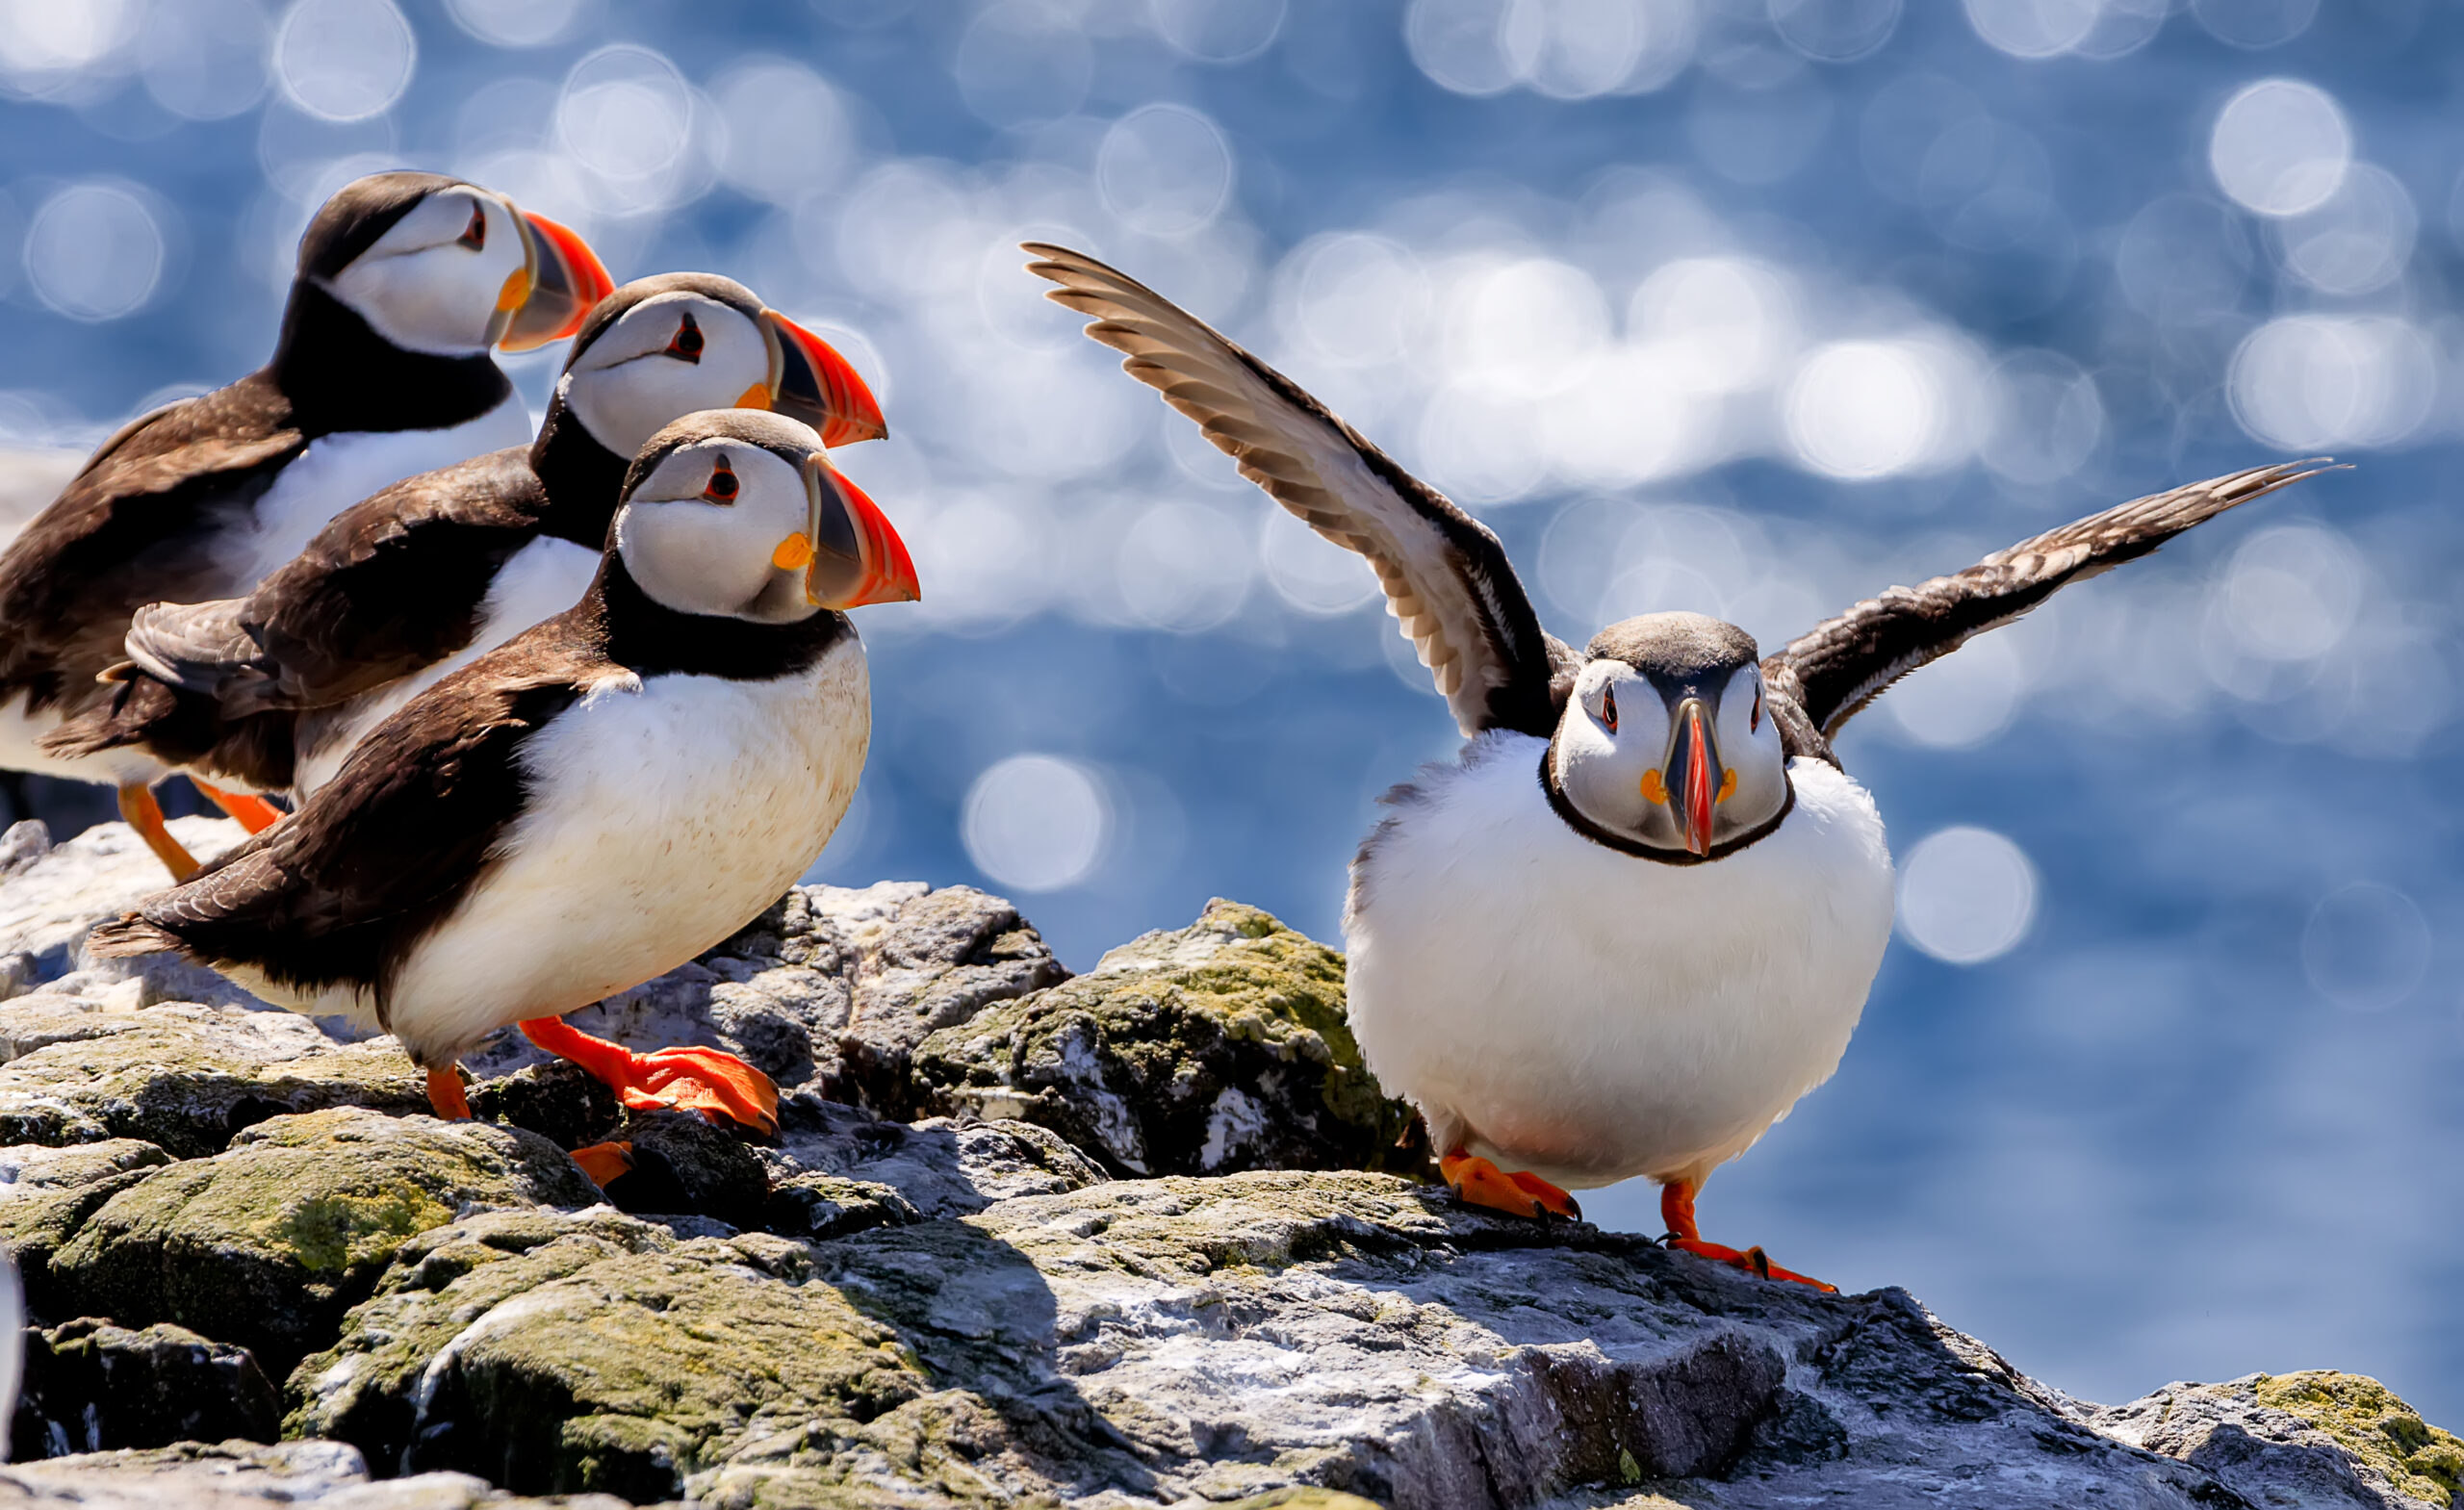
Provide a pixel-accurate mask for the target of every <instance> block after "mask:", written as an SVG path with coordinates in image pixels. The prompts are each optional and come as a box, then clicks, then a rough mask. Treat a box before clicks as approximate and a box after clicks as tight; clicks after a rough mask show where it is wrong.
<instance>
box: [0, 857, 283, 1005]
mask: <svg viewBox="0 0 2464 1510" xmlns="http://www.w3.org/2000/svg"><path fill="white" fill-rule="evenodd" d="M29 827H30V826H29V825H27V824H18V825H16V826H15V827H13V828H12V829H11V830H10V831H9V837H10V838H17V839H18V842H19V848H18V850H17V852H16V853H17V861H16V863H15V864H14V866H13V868H10V869H6V870H0V875H5V877H6V882H7V883H6V884H5V885H0V960H5V959H7V958H9V957H10V956H12V955H23V956H25V957H26V963H25V965H23V966H22V967H20V973H21V975H22V977H23V981H22V984H21V986H20V988H21V989H22V988H24V987H25V986H39V985H44V984H45V983H49V982H54V981H57V980H59V979H60V978H61V977H63V976H66V975H69V974H71V973H72V972H78V973H80V985H81V988H82V989H83V990H85V991H86V992H88V993H89V994H91V993H95V992H99V991H102V990H104V989H105V988H107V987H109V986H112V985H119V984H121V983H126V982H133V981H141V982H143V983H144V985H142V986H140V987H135V988H134V989H132V990H130V991H128V992H125V993H123V994H122V995H121V996H117V997H116V998H115V1000H116V1001H118V1002H119V1003H120V1004H121V1005H125V1006H128V1007H132V1008H134V1007H142V1006H145V1005H147V1004H149V1003H152V1002H158V1001H188V1002H214V1003H223V1004H228V1005H233V1006H259V1007H262V1006H263V1004H262V1003H260V1002H258V1001H257V1000H256V998H254V997H252V996H250V995H249V994H248V993H247V992H245V991H244V990H242V989H241V988H240V987H238V986H236V985H232V984H231V983H230V982H228V981H225V980H224V979H222V977H220V976H218V975H217V974H215V973H214V972H213V971H211V970H208V969H206V968H205V967H204V966H202V965H195V964H191V963H189V962H187V961H186V960H179V959H176V958H174V957H172V956H170V955H146V956H141V957H140V958H138V959H134V960H100V961H90V960H87V958H86V955H85V943H86V935H87V934H89V933H91V932H92V931H93V928H94V925H95V924H97V923H100V922H102V921H103V920H104V919H106V918H112V917H116V916H118V915H119V914H120V913H122V912H125V911H127V910H128V909H130V908H133V907H135V906H136V905H137V904H138V903H140V902H141V901H143V900H144V899H145V898H146V897H148V896H151V895H152V894H153V893H155V892H157V891H160V890H162V889H164V888H165V887H166V886H168V885H169V884H171V878H170V876H169V875H168V874H167V873H166V872H165V871H164V869H163V862H162V861H161V860H159V859H156V858H155V857H154V852H153V851H151V850H149V849H147V848H146V847H145V844H144V841H143V840H141V839H140V838H138V836H137V834H136V832H134V831H133V830H131V829H130V828H129V827H128V825H126V824H124V823H105V824H97V825H96V826H94V827H93V828H90V829H88V830H87V831H86V832H83V833H81V834H78V835H77V836H76V837H75V838H73V839H69V840H67V841H65V842H64V843H59V844H50V843H45V844H43V845H42V846H41V847H40V848H39V849H36V848H35V847H34V845H33V840H34V839H35V838H36V837H37V836H38V835H36V834H33V833H28V832H25V831H27V830H28V829H29ZM31 827H33V828H35V829H39V828H40V825H32V826H31ZM169 827H170V831H171V833H172V835H173V837H175V838H177V839H178V840H179V841H180V842H181V843H182V844H184V845H186V846H188V849H189V852H190V853H191V854H192V855H195V856H197V857H199V858H208V857H213V856H216V855H218V854H220V853H222V852H223V851H224V850H227V849H229V848H230V847H231V846H232V845H234V844H237V843H239V842H240V840H241V839H243V838H244V837H246V835H245V834H244V832H242V831H241V828H240V826H239V825H238V824H236V823H233V822H231V821H230V820H229V819H226V818H174V819H172V820H171V821H170V825H169ZM20 835H23V837H19V836H20ZM39 837H41V838H42V839H44V840H48V838H49V834H48V832H43V833H41V834H40V835H39ZM7 854H8V843H7V840H6V839H0V860H5V858H6V857H7ZM0 994H7V993H0Z"/></svg>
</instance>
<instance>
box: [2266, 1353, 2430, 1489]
mask: <svg viewBox="0 0 2464 1510" xmlns="http://www.w3.org/2000/svg"><path fill="white" fill-rule="evenodd" d="M2257 1397H2258V1402H2259V1403H2260V1404H2262V1405H2266V1406H2270V1407H2271V1408H2273V1409H2276V1410H2280V1411H2284V1412H2286V1413H2288V1414H2290V1415H2294V1416H2298V1417H2300V1418H2301V1419H2302V1420H2305V1421H2307V1422H2309V1423H2310V1424H2311V1425H2313V1426H2315V1427H2317V1428H2318V1429H2319V1430H2321V1431H2323V1432H2325V1433H2326V1434H2327V1435H2328V1436H2330V1437H2333V1438H2334V1439H2335V1441H2336V1446H2340V1447H2342V1448H2344V1449H2345V1450H2346V1451H2347V1452H2348V1453H2350V1454H2352V1456H2353V1457H2355V1458H2356V1459H2358V1460H2360V1462H2362V1463H2363V1464H2365V1465H2367V1466H2369V1467H2370V1468H2373V1469H2375V1470H2377V1471H2378V1472H2380V1473H2383V1474H2385V1475H2386V1477H2387V1479H2388V1481H2389V1482H2390V1483H2392V1484H2393V1485H2394V1486H2395V1488H2396V1490H2397V1492H2398V1493H2399V1494H2403V1495H2408V1496H2410V1497H2413V1498H2415V1499H2420V1500H2425V1501H2427V1502H2428V1503H2430V1504H2433V1505H2453V1504H2455V1503H2456V1502H2457V1497H2458V1496H2459V1495H2464V1438H2458V1437H2457V1436H2456V1435H2455V1434H2454V1433H2453V1432H2451V1431H2442V1430H2440V1429H2439V1428H2438V1427H2436V1426H2433V1425H2431V1424H2429V1423H2428V1422H2427V1421H2425V1420H2422V1417H2421V1413H2420V1412H2419V1411H2416V1410H2414V1409H2413V1408H2412V1407H2411V1406H2409V1405H2407V1404H2405V1403H2404V1402H2403V1400H2402V1399H2400V1398H2399V1397H2398V1396H2397V1395H2396V1392H2395V1391H2393V1390H2390V1389H2389V1388H2387V1386H2385V1385H2383V1384H2381V1383H2379V1382H2378V1381H2377V1380H2375V1379H2373V1378H2369V1377H2366V1376H2365V1375H2362V1374H2358V1373H2337V1372H2334V1371H2332V1370H2329V1369H2312V1370H2308V1371H2305V1372H2301V1373H2280V1374H2275V1375H2273V1376H2264V1375H2263V1376H2261V1377H2260V1378H2259V1380H2258V1381H2257Z"/></svg>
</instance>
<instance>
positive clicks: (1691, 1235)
mask: <svg viewBox="0 0 2464 1510" xmlns="http://www.w3.org/2000/svg"><path fill="white" fill-rule="evenodd" d="M1659 1217H1660V1220H1662V1221H1664V1222H1666V1223H1668V1245H1669V1246H1670V1247H1672V1248H1677V1249H1680V1250H1681V1251H1683V1252H1687V1253H1691V1254H1694V1255H1695V1256H1696V1257H1698V1258H1707V1259H1709V1260H1710V1261H1711V1262H1713V1263H1715V1264H1726V1265H1729V1266H1730V1267H1733V1268H1742V1269H1750V1270H1752V1271H1753V1272H1755V1273H1757V1274H1759V1275H1761V1276H1762V1277H1763V1278H1765V1279H1784V1280H1787V1281H1788V1282H1789V1283H1791V1284H1798V1285H1811V1286H1812V1287H1813V1288H1814V1289H1816V1290H1821V1291H1826V1292H1830V1293H1832V1294H1837V1293H1839V1287H1838V1286H1837V1285H1826V1284H1824V1283H1823V1282H1822V1281H1821V1280H1819V1279H1809V1278H1807V1277H1806V1276H1805V1275H1803V1274H1799V1273H1794V1272H1791V1271H1790V1270H1788V1269H1784V1268H1782V1267H1779V1266H1778V1265H1776V1264H1774V1263H1772V1262H1771V1260H1770V1259H1769V1258H1768V1257H1767V1256H1765V1255H1764V1253H1763V1251H1762V1250H1761V1249H1760V1248H1747V1249H1746V1250H1745V1251H1743V1252H1742V1253H1740V1252H1738V1251H1737V1250H1736V1249H1734V1248H1732V1247H1728V1246H1725V1245H1723V1244H1721V1243H1717V1242H1706V1241H1703V1234H1702V1232H1701V1230H1700V1229H1698V1228H1697V1227H1696V1226H1695V1225H1694V1184H1693V1182H1692V1181H1690V1180H1671V1181H1669V1182H1668V1183H1667V1184H1666V1185H1663V1186H1661V1187H1660V1188H1659Z"/></svg>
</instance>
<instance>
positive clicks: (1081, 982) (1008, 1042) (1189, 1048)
mask: <svg viewBox="0 0 2464 1510" xmlns="http://www.w3.org/2000/svg"><path fill="white" fill-rule="evenodd" d="M913 1063H914V1069H913V1078H914V1081H915V1085H916V1091H915V1099H916V1101H917V1103H918V1104H919V1105H922V1106H925V1107H928V1108H930V1109H932V1110H936V1111H940V1112H945V1113H972V1114H974V1115H978V1116H984V1117H1014V1118H1018V1119H1020V1120H1023V1121H1028V1122H1033V1123H1036V1124H1038V1125H1040V1126H1043V1127H1048V1128H1051V1129H1052V1130H1053V1131H1055V1132H1057V1133H1060V1134H1061V1135H1062V1136H1063V1137H1065V1138H1066V1139H1069V1140H1070V1141H1071V1142H1072V1143H1075V1144H1076V1145H1077V1146H1078V1147H1080V1148H1082V1149H1084V1150H1086V1151H1087V1152H1088V1153H1090V1154H1092V1155H1094V1156H1095V1157H1096V1158H1098V1159H1100V1160H1101V1161H1103V1163H1104V1164H1106V1165H1108V1166H1109V1167H1110V1168H1112V1169H1113V1170H1114V1171H1115V1172H1116V1173H1125V1174H1223V1173H1229V1172H1232V1171H1234V1170H1241V1169H1281V1168H1364V1167H1366V1168H1381V1167H1397V1168H1417V1167H1419V1166H1420V1165H1421V1164H1423V1163H1424V1158H1425V1155H1424V1152H1423V1151H1422V1150H1421V1149H1419V1148H1418V1147H1417V1146H1414V1147H1412V1148H1410V1149H1407V1150H1401V1151H1399V1150H1398V1148H1397V1143H1398V1141H1399V1139H1402V1138H1403V1137H1404V1136H1405V1134H1406V1132H1407V1130H1409V1129H1411V1128H1413V1127H1415V1126H1416V1125H1417V1124H1416V1123H1415V1121H1414V1120H1413V1118H1412V1116H1411V1113H1410V1111H1409V1109H1408V1108H1406V1107H1405V1106H1403V1104H1402V1103H1400V1102H1398V1101H1392V1100H1389V1099H1388V1098H1387V1097H1386V1095H1385V1094H1384V1092H1382V1091H1381V1090H1380V1089H1379V1088H1378V1087H1377V1083H1376V1081H1375V1080H1373V1079H1372V1078H1371V1076H1370V1074H1369V1071H1368V1069H1367V1067H1366V1066H1365V1065H1363V1064H1362V1062H1361V1057H1360V1048H1359V1045H1358V1044H1356V1043H1355V1042H1353V1041H1352V1037H1351V1030H1350V1028H1349V1027H1348V1026H1347V1023H1346V1022H1345V1019H1344V960H1343V956H1341V955H1339V954H1337V953H1335V952H1334V951H1333V950H1331V949H1328V948H1326V947H1325V946H1324V945H1322V944H1320V943H1317V942H1315V941H1313V940H1311V939H1309V938H1308V937H1306V936H1304V935H1302V934H1297V933H1295V932H1293V931H1292V930H1291V929H1288V928H1286V927H1284V926H1283V925H1282V924H1281V923H1279V922H1277V921H1275V920H1274V919H1273V918H1272V917H1270V916H1268V915H1267V914H1266V913H1264V912H1261V911H1259V910H1258V909H1255V908H1249V907H1243V906H1241V905H1239V904H1238V903H1232V902H1225V901H1222V900H1220V899H1218V900H1217V901H1214V902H1210V903H1208V904H1207V908H1206V910H1205V912H1203V913H1202V914H1200V916H1199V918H1198V920H1197V922H1196V923H1194V924H1193V925H1192V926H1190V927H1188V928H1185V929H1182V930H1179V931H1178V932H1176V933H1155V934H1146V935H1144V936H1143V937H1142V938H1139V939H1136V940H1134V941H1133V942H1131V943H1128V944H1125V945H1123V946H1122V947H1120V948H1118V949H1116V950H1114V951H1113V952H1112V953H1110V954H1108V955H1106V956H1104V958H1103V960H1101V962H1099V963H1098V964H1097V965H1096V966H1095V968H1094V970H1093V971H1092V972H1091V974H1088V975H1085V976H1081V977H1079V978H1078V979H1077V980H1074V981H1071V982H1069V983H1067V984H1066V985H1059V986H1055V987H1053V988H1052V989H1050V990H1046V991H1042V992H1040V993H1038V994H1036V995H1034V996H1031V997H1028V998H1025V999H1023V1000H1020V1001H1017V1002H1009V1003H1001V1004H998V1005H996V1006H993V1007H990V1008H988V1009H986V1010H984V1011H981V1012H979V1013H978V1014H977V1015H976V1016H975V1017H974V1018H973V1019H972V1020H970V1021H969V1022H967V1023H966V1024H965V1025H963V1026H962V1027H956V1028H947V1029H943V1030H942V1031H940V1032H938V1033H937V1034H935V1035H933V1036H932V1037H930V1038H927V1039H926V1040H925V1041H924V1043H923V1044H922V1045H921V1046H920V1047H919V1048H918V1049H917V1050H916V1052H915V1054H914V1056H913Z"/></svg>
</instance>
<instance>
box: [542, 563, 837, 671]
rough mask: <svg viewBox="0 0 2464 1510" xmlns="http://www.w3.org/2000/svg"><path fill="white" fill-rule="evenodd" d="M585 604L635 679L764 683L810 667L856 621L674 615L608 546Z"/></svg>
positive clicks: (613, 656)
mask: <svg viewBox="0 0 2464 1510" xmlns="http://www.w3.org/2000/svg"><path fill="white" fill-rule="evenodd" d="M583 605H584V606H585V607H590V608H595V609H596V610H597V617H598V621H599V630H600V637H601V640H602V645H603V651H604V653H605V654H606V656H607V658H608V659H609V660H611V661H613V662H615V663H616V664H617V665H620V666H623V667H624V668H625V669H626V670H628V671H630V672H632V673H633V674H634V675H635V676H638V677H656V676H665V675H671V674H677V675H684V676H697V677H722V678H727V679H728V680H730V681H768V680H772V679H774V678H781V677H789V676H793V675H795V674H796V673H798V672H801V671H806V670H809V669H810V668H811V667H812V666H813V665H814V664H815V663H817V662H818V661H819V660H820V659H821V658H822V656H823V655H825V654H827V653H829V652H830V650H831V648H832V647H833V646H834V645H836V644H837V643H838V642H839V641H840V640H842V639H851V638H853V637H854V636H855V633H856V627H855V626H854V625H852V624H849V623H848V622H847V616H846V615H845V614H843V613H834V612H832V611H830V610H828V609H824V610H822V611H821V612H818V613H815V614H814V615H813V616H812V617H811V618H809V619H799V620H797V621H796V622H795V623H793V624H755V623H753V622H752V621H751V620H748V619H730V618H724V617H719V616H715V615H708V614H698V613H679V612H677V611H676V610H675V609H673V608H670V607H668V606H667V605H666V604H665V603H662V602H660V601H658V600H656V599H655V598H653V597H652V596H651V595H650V594H648V593H646V592H644V591H642V587H641V584H640V583H638V582H636V581H634V580H633V574H632V573H630V572H629V571H627V570H625V558H624V557H623V556H621V555H619V554H618V553H617V552H616V551H615V550H612V549H611V550H608V552H607V554H606V556H605V558H604V559H603V560H602V561H601V562H600V566H599V578H598V580H597V581H595V582H593V583H592V584H591V588H590V595H589V596H588V597H587V598H585V599H584V600H583Z"/></svg>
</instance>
